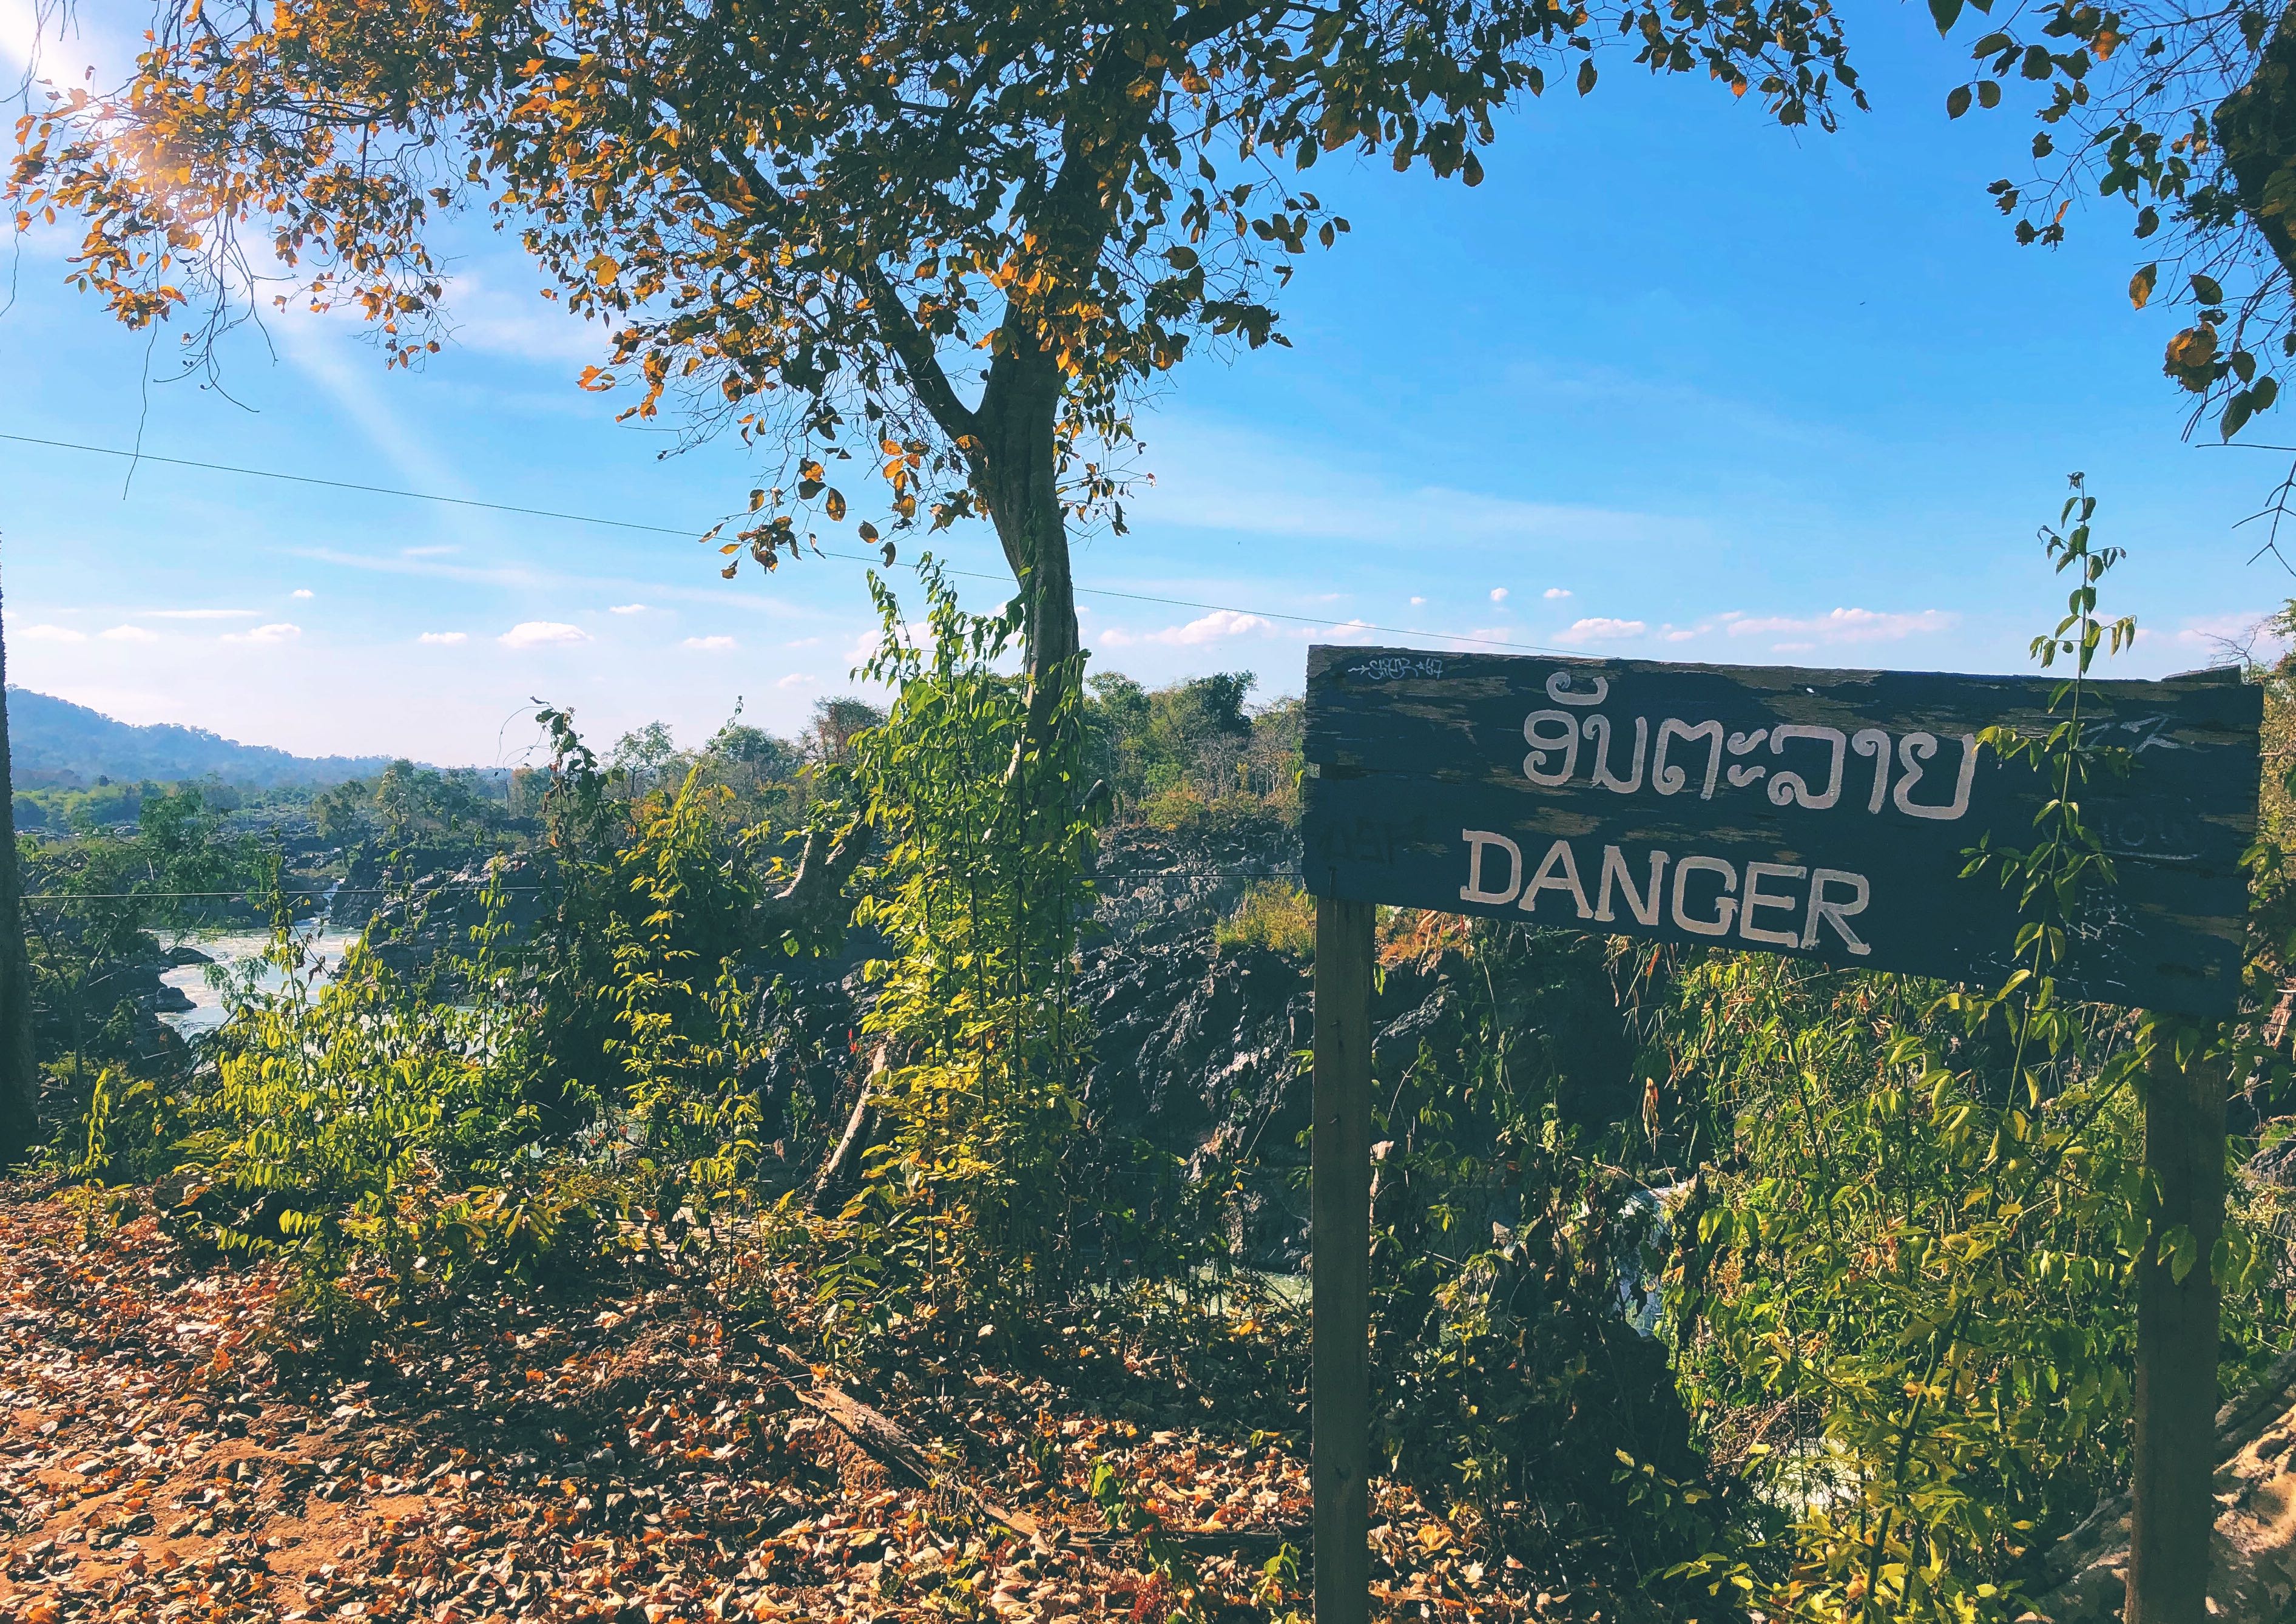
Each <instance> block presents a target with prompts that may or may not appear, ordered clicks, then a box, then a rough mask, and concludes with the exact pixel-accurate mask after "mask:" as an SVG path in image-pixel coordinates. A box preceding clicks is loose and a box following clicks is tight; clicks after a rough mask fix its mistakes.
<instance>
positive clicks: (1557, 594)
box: [1544, 586, 1570, 602]
mask: <svg viewBox="0 0 2296 1624" xmlns="http://www.w3.org/2000/svg"><path fill="white" fill-rule="evenodd" d="M1544 596H1545V597H1546V599H1547V600H1548V601H1549V602H1552V601H1553V600H1554V599H1556V598H1567V597H1569V596H1570V587H1568V586H1549V587H1548V588H1547V589H1546V592H1545V594H1544Z"/></svg>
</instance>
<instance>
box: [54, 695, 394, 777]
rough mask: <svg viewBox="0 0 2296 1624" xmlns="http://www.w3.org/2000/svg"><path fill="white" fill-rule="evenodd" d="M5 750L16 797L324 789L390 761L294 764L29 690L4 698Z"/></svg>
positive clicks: (282, 756) (278, 755)
mask: <svg viewBox="0 0 2296 1624" xmlns="http://www.w3.org/2000/svg"><path fill="white" fill-rule="evenodd" d="M8 744H9V752H8V753H9V757H10V760H11V763H12V767H13V769H14V774H15V781H16V785H17V787H18V788H19V789H37V788H39V787H42V786H44V785H51V784H53V785H57V786H60V787H62V788H67V789H82V788H86V786H88V785H90V784H93V783H94V782H95V781H96V780H97V779H98V778H109V779H111V780H113V781H114V782H116V783H117V782H125V783H138V782H140V781H142V780H143V779H146V778H150V779H155V780H158V781H160V782H162V783H167V782H171V781H176V780H180V779H185V778H204V777H206V776H207V775H209V774H210V773H212V774H214V775H216V776H217V777H218V778H221V779H223V780H224V781H225V782H226V783H235V784H242V785H245V786H247V787H249V788H253V789H276V788H278V787H280V786H282V785H285V784H312V785H324V784H330V783H342V782H343V781H344V780H345V779H347V778H365V777H368V776H370V775H373V774H375V773H379V772H381V770H382V769H383V768H384V767H388V766H389V764H390V760H391V758H389V756H318V757H313V756H298V755H295V754H292V753H291V752H290V751H287V750H275V749H273V748H272V747H271V746H269V745H267V744H241V743H237V742H234V741H233V740H230V739H226V738H224V737H223V736H222V735H220V734H212V733H209V732H208V731H207V730H206V729H205V728H203V727H179V726H176V725H175V724H174V723H171V722H162V723H159V724H156V725H153V726H135V724H133V723H129V722H121V721H115V720H114V719H113V718H111V717H108V716H106V715H104V714H103V713H102V711H100V710H91V709H88V708H87V707H86V706H85V705H75V704H73V703H72V702H71V701H69V700H61V699H57V698H55V697H53V695H50V694H46V693H33V692H32V691H31V690H30V689H29V688H11V689H9V690H8Z"/></svg>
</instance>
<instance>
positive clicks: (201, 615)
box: [134, 609, 261, 620]
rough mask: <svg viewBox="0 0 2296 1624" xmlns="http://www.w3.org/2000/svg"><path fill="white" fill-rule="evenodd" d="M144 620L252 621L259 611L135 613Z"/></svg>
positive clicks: (180, 610)
mask: <svg viewBox="0 0 2296 1624" xmlns="http://www.w3.org/2000/svg"><path fill="white" fill-rule="evenodd" d="M134 612H135V616H136V618H137V619H143V620H252V619H255V617H256V616H257V614H258V613H259V612H261V611H258V610H253V609H139V610H136V611H134Z"/></svg>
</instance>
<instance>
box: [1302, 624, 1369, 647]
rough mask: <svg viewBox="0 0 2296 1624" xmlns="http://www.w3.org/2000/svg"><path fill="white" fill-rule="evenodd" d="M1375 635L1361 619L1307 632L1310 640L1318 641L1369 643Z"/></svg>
mask: <svg viewBox="0 0 2296 1624" xmlns="http://www.w3.org/2000/svg"><path fill="white" fill-rule="evenodd" d="M1375 636H1378V634H1377V633H1375V632H1374V631H1373V630H1372V628H1371V627H1368V626H1365V624H1364V623H1363V621H1362V620H1361V619H1354V620H1347V621H1342V622H1341V624H1339V625H1337V626H1327V627H1324V629H1323V630H1322V631H1319V632H1316V631H1311V632H1309V633H1308V638H1309V639H1310V640H1311V641H1314V642H1318V643H1369V642H1371V641H1372V640H1373V639H1374V637H1375Z"/></svg>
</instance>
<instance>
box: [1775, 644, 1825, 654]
mask: <svg viewBox="0 0 2296 1624" xmlns="http://www.w3.org/2000/svg"><path fill="white" fill-rule="evenodd" d="M1816 646H1817V644H1815V643H1773V644H1770V652H1771V653H1773V654H1807V653H1808V652H1810V651H1811V650H1812V649H1814V648H1816Z"/></svg>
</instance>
